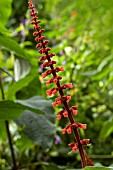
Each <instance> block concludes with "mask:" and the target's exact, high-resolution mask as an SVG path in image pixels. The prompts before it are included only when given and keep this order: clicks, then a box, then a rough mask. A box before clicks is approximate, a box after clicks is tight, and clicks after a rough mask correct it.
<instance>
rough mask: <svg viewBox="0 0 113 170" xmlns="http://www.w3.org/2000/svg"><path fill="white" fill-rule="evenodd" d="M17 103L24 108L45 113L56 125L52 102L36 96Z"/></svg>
mask: <svg viewBox="0 0 113 170" xmlns="http://www.w3.org/2000/svg"><path fill="white" fill-rule="evenodd" d="M17 102H18V103H20V104H22V105H24V106H28V107H31V108H34V109H39V110H41V111H43V112H44V113H45V116H46V118H47V119H48V120H50V121H51V122H53V123H54V121H55V115H54V110H53V107H52V101H51V100H45V99H43V98H42V97H40V96H34V97H32V98H30V99H27V100H17Z"/></svg>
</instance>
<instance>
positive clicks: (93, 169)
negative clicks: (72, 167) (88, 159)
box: [84, 166, 113, 170]
mask: <svg viewBox="0 0 113 170" xmlns="http://www.w3.org/2000/svg"><path fill="white" fill-rule="evenodd" d="M84 170H113V168H112V167H111V168H110V167H104V166H102V167H92V166H91V167H89V166H88V167H86V168H84Z"/></svg>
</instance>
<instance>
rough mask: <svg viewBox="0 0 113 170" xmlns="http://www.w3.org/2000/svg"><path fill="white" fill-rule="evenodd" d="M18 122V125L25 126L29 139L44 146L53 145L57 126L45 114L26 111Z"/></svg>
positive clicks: (24, 129)
mask: <svg viewBox="0 0 113 170" xmlns="http://www.w3.org/2000/svg"><path fill="white" fill-rule="evenodd" d="M48 114H49V113H48ZM16 123H17V125H18V126H20V127H23V131H24V133H25V135H26V136H27V137H28V138H29V139H31V140H32V141H34V142H35V143H37V144H39V145H41V146H42V147H43V148H50V147H51V145H52V142H53V139H54V133H55V131H56V128H55V125H54V124H53V123H51V122H50V121H49V120H48V119H47V118H46V117H45V116H43V115H38V114H36V113H34V112H31V111H25V112H24V113H23V114H22V116H21V117H20V118H19V119H18V120H16Z"/></svg>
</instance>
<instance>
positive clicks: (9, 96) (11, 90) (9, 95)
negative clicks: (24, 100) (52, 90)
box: [7, 70, 35, 100]
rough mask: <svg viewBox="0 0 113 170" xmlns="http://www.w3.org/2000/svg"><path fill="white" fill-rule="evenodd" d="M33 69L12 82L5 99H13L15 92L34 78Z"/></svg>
mask: <svg viewBox="0 0 113 170" xmlns="http://www.w3.org/2000/svg"><path fill="white" fill-rule="evenodd" d="M34 76H35V74H34V71H33V70H32V71H31V72H30V73H29V74H28V75H27V76H26V77H25V78H23V79H20V80H19V81H17V82H14V83H13V84H12V85H11V86H10V87H9V89H8V93H7V99H10V100H12V99H13V100H14V99H15V94H16V92H18V91H19V90H20V89H22V88H23V87H26V86H27V85H28V84H29V83H30V82H31V81H32V80H33V79H34Z"/></svg>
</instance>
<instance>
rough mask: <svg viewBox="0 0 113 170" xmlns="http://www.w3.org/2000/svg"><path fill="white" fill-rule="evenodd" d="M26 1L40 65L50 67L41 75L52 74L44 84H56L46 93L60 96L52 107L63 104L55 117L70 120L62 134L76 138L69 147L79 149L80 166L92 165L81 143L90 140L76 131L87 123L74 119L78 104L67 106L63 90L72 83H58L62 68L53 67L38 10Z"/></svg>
mask: <svg viewBox="0 0 113 170" xmlns="http://www.w3.org/2000/svg"><path fill="white" fill-rule="evenodd" d="M28 3H29V8H30V10H31V12H30V16H32V22H31V24H33V25H34V29H35V32H34V33H33V35H34V36H35V37H36V38H35V41H36V42H37V43H38V44H37V45H36V48H38V50H39V53H40V54H43V55H42V56H41V57H40V61H41V62H42V61H43V60H46V61H45V62H44V63H43V64H42V67H43V68H46V67H49V68H50V69H49V70H47V71H45V72H44V73H42V77H43V78H45V77H47V76H48V75H52V78H51V79H49V80H48V81H46V85H47V86H49V85H50V84H51V83H53V84H55V85H56V87H55V88H52V89H50V90H47V91H46V92H47V95H48V96H52V95H56V94H57V93H59V94H60V97H57V98H56V99H55V101H54V102H53V103H52V105H53V107H56V106H60V105H61V104H63V110H61V111H59V112H58V114H57V115H56V117H57V119H58V120H60V119H62V118H63V117H64V118H68V119H69V121H70V123H69V124H68V125H67V126H66V127H65V128H64V129H62V134H66V133H68V134H71V133H72V132H73V133H74V138H75V139H76V142H72V143H70V144H69V147H70V148H71V149H72V151H73V152H76V150H77V149H78V150H79V153H80V157H81V163H82V167H85V166H93V165H94V164H93V163H92V160H91V159H89V158H88V156H87V154H86V152H85V150H84V149H83V145H87V144H89V142H90V140H89V139H83V140H80V135H79V133H78V129H79V128H82V129H86V127H87V125H86V124H81V123H78V122H75V121H74V118H73V116H76V115H77V109H78V106H71V107H69V105H68V102H69V101H70V100H71V96H67V95H65V94H64V92H63V90H64V89H67V88H73V85H72V83H68V84H63V85H61V84H60V80H61V79H62V77H61V76H58V75H57V73H58V72H63V71H64V68H63V67H54V65H55V64H56V61H54V60H52V57H53V56H55V54H54V53H52V52H50V50H51V48H49V47H47V45H48V43H49V41H48V40H45V38H46V37H45V36H43V35H42V33H43V32H44V29H41V26H40V25H39V23H40V22H41V21H40V20H38V17H37V14H38V12H35V9H34V6H33V4H32V1H31V0H30V1H29V2H28Z"/></svg>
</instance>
